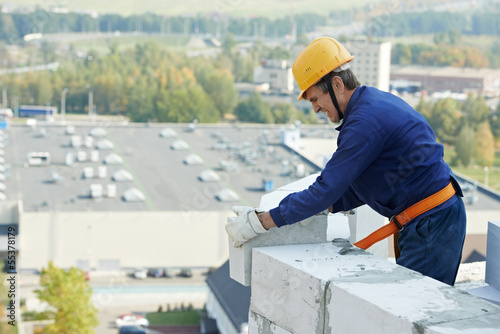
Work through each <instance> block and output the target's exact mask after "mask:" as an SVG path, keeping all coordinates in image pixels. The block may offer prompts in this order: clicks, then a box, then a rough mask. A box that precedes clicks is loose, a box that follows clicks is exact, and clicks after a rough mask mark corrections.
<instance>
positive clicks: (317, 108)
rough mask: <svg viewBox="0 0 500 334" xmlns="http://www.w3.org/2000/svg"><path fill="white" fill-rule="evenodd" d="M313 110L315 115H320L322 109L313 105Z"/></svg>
mask: <svg viewBox="0 0 500 334" xmlns="http://www.w3.org/2000/svg"><path fill="white" fill-rule="evenodd" d="M313 110H314V112H315V113H319V112H320V111H321V107H320V106H319V105H317V104H313Z"/></svg>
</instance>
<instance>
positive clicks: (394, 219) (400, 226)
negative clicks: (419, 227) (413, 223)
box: [389, 215, 404, 231]
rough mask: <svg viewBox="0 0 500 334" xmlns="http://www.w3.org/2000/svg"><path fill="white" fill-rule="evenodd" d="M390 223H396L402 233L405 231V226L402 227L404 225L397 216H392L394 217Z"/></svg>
mask: <svg viewBox="0 0 500 334" xmlns="http://www.w3.org/2000/svg"><path fill="white" fill-rule="evenodd" d="M389 221H391V222H392V221H394V222H395V223H396V225H397V227H398V229H399V230H400V231H402V230H403V228H404V226H402V225H401V224H400V223H399V221H398V219H397V218H396V215H394V216H392V217H391V219H390V220H389Z"/></svg>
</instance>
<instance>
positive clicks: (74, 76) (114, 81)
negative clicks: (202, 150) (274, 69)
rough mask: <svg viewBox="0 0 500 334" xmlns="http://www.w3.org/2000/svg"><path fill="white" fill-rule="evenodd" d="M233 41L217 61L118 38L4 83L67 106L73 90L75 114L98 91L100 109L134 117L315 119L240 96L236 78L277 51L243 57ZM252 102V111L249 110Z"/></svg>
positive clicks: (14, 94) (19, 94)
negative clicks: (102, 51)
mask: <svg viewBox="0 0 500 334" xmlns="http://www.w3.org/2000/svg"><path fill="white" fill-rule="evenodd" d="M226 41H227V42H226V43H225V44H224V46H223V52H221V53H220V54H219V55H218V56H217V57H215V58H213V59H212V58H210V59H207V58H204V57H194V58H188V57H187V56H186V55H185V54H182V53H170V52H168V51H167V50H165V49H164V48H162V47H160V45H158V44H157V43H155V42H145V43H143V44H137V45H136V46H135V47H134V48H131V49H127V50H124V51H119V50H118V45H117V44H112V45H110V47H109V52H108V54H106V55H99V54H98V53H96V52H92V51H90V52H89V53H88V54H87V56H86V57H85V58H75V59H74V60H73V61H71V62H64V63H62V64H61V66H60V67H59V68H58V69H57V70H56V71H39V72H29V73H25V74H9V75H4V76H2V84H3V87H5V88H6V89H7V91H8V94H9V97H10V98H11V99H13V98H16V99H17V101H18V102H19V104H28V105H54V106H59V105H60V100H61V95H62V91H63V90H64V89H65V88H68V93H67V95H66V111H67V112H69V113H87V112H88V103H89V102H88V101H89V93H90V92H92V95H93V101H94V104H95V107H96V109H95V110H96V111H97V113H98V114H121V115H125V116H127V117H129V118H130V120H131V121H134V122H192V121H193V120H194V119H197V120H198V121H199V122H203V123H210V122H218V121H220V120H221V119H223V117H224V115H226V114H232V113H233V112H234V110H235V108H237V109H238V113H236V115H237V116H240V117H241V120H243V121H249V122H265V123H287V122H292V121H294V120H297V119H300V120H302V121H304V122H308V118H305V117H304V115H303V113H302V112H300V111H298V110H297V109H296V108H295V107H294V106H291V105H290V106H288V105H278V106H274V107H272V108H271V106H270V105H269V104H267V102H265V101H263V99H262V97H261V96H259V95H258V94H253V95H251V96H250V97H249V98H248V99H245V100H243V101H240V100H239V96H238V91H237V90H236V86H235V77H239V79H241V80H243V79H245V78H246V77H248V76H250V75H251V74H250V72H251V71H252V69H253V65H254V63H253V61H255V60H257V59H260V57H261V55H267V54H268V53H270V52H271V53H272V52H276V51H273V50H270V49H269V48H266V47H265V46H264V45H263V44H259V43H258V44H257V45H256V46H255V47H254V48H253V49H252V50H250V52H249V56H248V57H243V56H242V55H241V54H240V53H238V52H236V50H235V45H234V43H232V42H231V41H233V39H232V38H231V36H229V37H228V38H227V39H226ZM249 101H250V102H252V103H253V102H255V101H257V103H259V105H260V107H259V109H262V110H264V113H265V114H266V115H271V117H267V116H266V117H261V116H259V113H254V112H253V109H252V108H251V107H250V106H249V105H247V104H248V102H249ZM250 105H251V104H250ZM246 107H248V108H249V109H252V110H250V111H249V112H248V113H245V112H243V111H242V110H245V108H246ZM261 107H263V108H261ZM283 109H286V113H285V114H286V116H284V115H283V114H284V112H283V111H282V110H283ZM262 110H260V111H259V112H262ZM267 110H269V112H267ZM271 110H273V112H271ZM249 115H250V116H249ZM313 120H314V119H313Z"/></svg>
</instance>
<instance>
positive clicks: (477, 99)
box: [462, 94, 490, 130]
mask: <svg viewBox="0 0 500 334" xmlns="http://www.w3.org/2000/svg"><path fill="white" fill-rule="evenodd" d="M462 113H463V116H464V118H463V121H464V123H465V124H469V125H470V126H471V127H472V128H473V129H474V130H477V128H478V126H479V124H481V123H483V122H484V121H486V120H488V116H489V115H490V108H489V107H488V105H487V104H486V102H485V100H484V98H483V97H482V96H476V95H473V94H470V95H469V96H468V97H467V100H465V102H464V104H463V106H462Z"/></svg>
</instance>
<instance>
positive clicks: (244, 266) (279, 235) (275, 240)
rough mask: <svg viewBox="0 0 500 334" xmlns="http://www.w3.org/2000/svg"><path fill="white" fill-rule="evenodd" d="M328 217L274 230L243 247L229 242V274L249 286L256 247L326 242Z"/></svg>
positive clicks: (317, 217) (322, 216) (316, 218)
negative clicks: (305, 224) (303, 224)
mask: <svg viewBox="0 0 500 334" xmlns="http://www.w3.org/2000/svg"><path fill="white" fill-rule="evenodd" d="M327 227H328V223H327V216H325V215H320V216H315V218H314V220H313V221H312V222H311V223H309V225H307V226H302V225H300V224H294V225H287V226H283V227H281V228H272V229H270V230H269V232H267V233H265V234H262V235H259V236H258V237H256V238H254V239H251V240H249V241H248V242H246V243H245V244H243V246H241V247H233V245H232V243H231V242H229V272H230V275H231V278H232V279H234V280H235V281H237V282H239V283H241V284H243V285H245V286H249V285H250V284H251V273H252V250H253V249H254V248H256V247H267V246H281V245H293V244H296V245H298V244H311V243H323V242H326V230H327Z"/></svg>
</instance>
